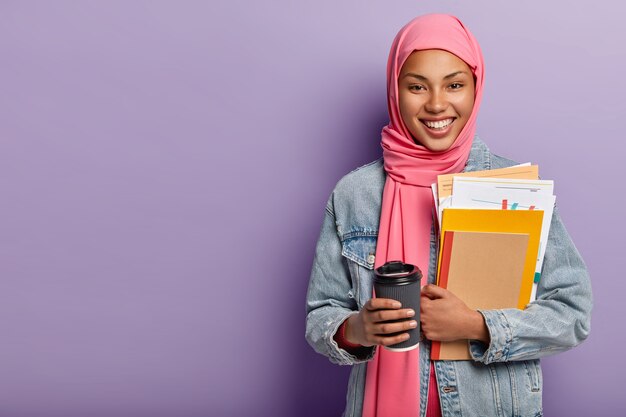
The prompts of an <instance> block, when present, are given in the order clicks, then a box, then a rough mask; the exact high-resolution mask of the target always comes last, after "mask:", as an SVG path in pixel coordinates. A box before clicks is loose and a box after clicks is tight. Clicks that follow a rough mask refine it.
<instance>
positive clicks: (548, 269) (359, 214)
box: [306, 138, 592, 417]
mask: <svg viewBox="0 0 626 417" xmlns="http://www.w3.org/2000/svg"><path fill="white" fill-rule="evenodd" d="M514 164H515V163H514V162H513V161H510V160H507V159H504V158H501V157H499V156H497V155H494V154H492V153H491V152H490V151H489V149H488V148H487V146H486V145H485V144H484V143H483V142H482V141H481V140H480V139H478V138H475V140H474V143H473V146H472V150H471V153H470V156H469V159H468V161H467V164H466V167H465V171H478V170H483V169H496V168H503V167H507V166H511V165H514ZM385 178H386V173H385V171H384V168H383V163H382V159H379V160H376V161H374V162H372V163H370V164H367V165H364V166H362V167H360V168H357V169H356V170H354V171H352V172H351V173H349V174H348V175H346V176H345V177H343V178H342V179H341V180H340V181H339V182H338V183H337V185H336V187H335V189H334V191H333V192H332V194H331V196H330V198H329V200H328V203H327V205H326V212H325V216H324V221H323V224H322V229H321V233H320V237H319V240H318V243H317V248H316V253H315V260H314V262H313V268H312V272H311V278H310V282H309V289H308V293H307V301H306V312H307V320H306V339H307V341H308V342H309V344H310V345H311V346H312V347H313V348H314V349H315V350H316V351H317V352H319V353H321V354H322V355H325V356H327V357H328V358H329V359H330V361H331V362H333V363H337V364H340V365H352V366H353V367H352V372H351V374H350V379H349V383H348V391H347V395H346V400H347V401H346V409H345V412H344V416H347V417H353V416H361V414H362V404H363V391H364V387H365V373H366V370H367V361H368V360H369V359H371V358H372V357H373V355H374V350H375V349H376V348H375V347H372V348H371V349H369V350H368V351H367V353H366V354H364V355H363V356H361V357H357V356H353V355H351V354H350V353H348V352H347V351H345V350H343V349H340V348H339V346H338V345H337V343H336V342H335V341H334V339H333V336H334V334H335V332H336V331H337V328H338V327H339V326H340V325H341V323H342V322H343V321H344V320H345V319H346V318H347V317H348V316H349V315H351V314H356V312H357V311H358V310H359V309H360V308H362V307H363V305H364V304H365V303H366V302H367V300H369V299H370V297H371V294H372V280H373V264H374V256H375V252H376V239H377V235H378V225H379V216H380V207H381V198H382V192H383V186H384V183H385ZM437 246H438V245H437V241H436V237H435V234H434V233H432V234H431V240H430V265H429V271H428V282H429V283H432V282H434V280H435V263H436V259H437ZM591 308H592V296H591V284H590V281H589V276H588V274H587V269H586V267H585V264H584V262H583V260H582V259H581V257H580V255H579V253H578V251H577V250H576V247H575V246H574V244H573V243H572V241H571V239H570V237H569V235H568V234H567V231H566V230H565V227H564V226H563V223H562V222H561V219H560V218H559V214H558V211H557V209H556V207H555V210H554V215H553V217H552V224H551V229H550V235H549V238H548V244H547V249H546V254H545V259H544V265H543V271H542V277H541V280H540V282H539V286H538V289H537V299H536V300H535V301H533V302H532V303H530V304H529V305H528V306H527V307H526V309H524V310H518V309H503V310H484V311H481V313H482V314H483V316H484V317H485V322H486V324H487V327H488V329H489V333H490V336H491V342H490V344H489V346H486V345H485V344H483V343H481V342H478V341H470V342H469V344H470V352H471V354H472V357H473V360H469V361H436V362H435V372H436V375H437V381H438V386H439V390H438V391H439V398H440V401H441V410H442V413H443V416H444V417H452V416H465V417H468V416H499V417H503V416H541V415H542V413H543V412H542V399H541V396H542V375H541V367H540V364H539V358H541V357H542V356H546V355H549V354H553V353H557V352H563V351H565V350H568V349H570V348H572V347H574V346H576V345H578V344H579V343H581V342H582V341H583V340H585V338H586V337H587V335H588V334H589V328H590V322H591ZM430 347H431V345H430V342H429V341H427V340H424V341H423V342H422V343H420V378H421V382H422V383H421V386H420V395H421V415H422V416H424V415H425V410H426V400H427V392H428V382H429V378H428V371H429V358H430Z"/></svg>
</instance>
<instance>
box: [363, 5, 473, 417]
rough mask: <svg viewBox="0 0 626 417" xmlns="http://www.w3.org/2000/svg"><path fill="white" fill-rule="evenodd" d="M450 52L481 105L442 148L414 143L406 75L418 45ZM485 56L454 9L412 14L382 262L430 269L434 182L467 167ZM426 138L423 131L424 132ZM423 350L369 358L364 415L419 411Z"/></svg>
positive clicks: (394, 123) (394, 77) (392, 71)
mask: <svg viewBox="0 0 626 417" xmlns="http://www.w3.org/2000/svg"><path fill="white" fill-rule="evenodd" d="M423 49H441V50H445V51H448V52H450V53H452V54H454V55H456V56H457V57H459V58H460V59H462V60H463V61H465V63H466V64H467V65H468V66H469V67H470V68H471V70H472V72H473V74H474V76H475V79H476V83H475V99H474V108H473V109H472V114H471V115H470V117H469V120H468V121H467V123H466V124H465V126H464V127H463V129H462V130H461V132H460V133H459V136H458V137H457V138H456V140H455V142H454V144H453V145H452V146H451V147H450V148H449V149H448V150H446V151H444V152H438V153H434V152H431V151H429V150H428V149H426V148H425V147H424V146H421V145H418V144H416V143H415V142H414V140H413V138H412V136H411V134H410V133H409V131H408V130H407V128H406V126H405V124H404V122H403V121H402V117H401V116H400V110H399V107H398V76H399V74H400V70H401V69H402V65H403V64H404V61H405V60H406V59H407V58H408V57H409V55H410V54H411V53H412V52H413V51H416V50H423ZM483 67H484V62H483V57H482V53H481V51H480V47H479V45H478V42H477V41H476V39H475V38H474V36H473V35H472V34H471V33H470V32H469V30H468V29H467V28H466V27H465V26H464V25H463V23H461V21H460V20H459V19H457V18H456V17H454V16H450V15H444V14H430V15H425V16H420V17H417V18H415V19H413V20H412V21H410V22H409V23H408V24H407V25H406V26H404V27H403V28H402V29H400V32H398V34H397V35H396V37H395V39H394V41H393V44H392V46H391V51H390V52H389V60H388V62H387V105H388V108H389V119H390V122H389V124H388V125H387V126H385V127H384V128H383V131H382V141H381V143H382V147H383V157H384V167H385V171H387V180H386V182H385V188H384V190H383V200H382V209H381V215H380V227H379V234H378V242H377V246H376V263H375V265H374V266H375V267H376V268H378V267H379V266H381V265H383V264H384V263H385V262H387V261H393V260H402V261H404V262H406V263H410V264H413V265H417V266H418V267H419V268H420V269H421V270H422V273H423V274H424V276H427V274H428V266H429V254H430V232H431V227H432V225H433V217H432V211H433V209H434V206H433V198H432V193H431V189H430V185H431V184H432V183H434V182H435V181H436V179H437V175H439V174H447V173H453V172H461V171H462V170H463V168H464V167H465V163H466V162H467V158H468V156H469V152H470V148H471V146H472V141H473V138H474V133H475V131H476V115H477V113H478V108H479V106H480V101H481V98H482V92H483V75H484V72H483ZM417 139H418V140H419V138H417ZM419 375H420V374H419V349H413V350H411V351H408V352H391V351H388V350H386V349H382V348H380V347H379V348H378V349H376V354H375V356H374V358H373V359H372V360H371V361H370V362H369V363H368V366H367V377H366V383H365V398H364V402H363V416H364V417H404V416H407V417H408V416H411V417H415V416H418V415H419V411H420V398H419V395H420V378H419Z"/></svg>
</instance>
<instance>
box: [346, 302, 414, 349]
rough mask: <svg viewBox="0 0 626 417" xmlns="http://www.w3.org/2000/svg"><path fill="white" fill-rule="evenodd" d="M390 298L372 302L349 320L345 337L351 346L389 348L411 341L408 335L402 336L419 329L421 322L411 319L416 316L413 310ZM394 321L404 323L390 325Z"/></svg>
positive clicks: (366, 304)
mask: <svg viewBox="0 0 626 417" xmlns="http://www.w3.org/2000/svg"><path fill="white" fill-rule="evenodd" d="M401 307H402V305H401V304H400V303H399V302H398V301H396V300H392V299H389V298H372V299H370V300H369V301H368V302H367V303H365V305H364V306H363V308H362V309H361V310H360V311H359V313H358V314H353V315H351V316H350V317H348V320H347V321H346V328H345V337H346V339H347V340H348V341H349V342H350V343H354V344H358V345H362V346H374V345H383V346H389V345H393V344H396V343H400V342H403V341H405V340H407V339H408V338H409V334H408V333H400V334H397V333H398V332H404V331H407V330H410V329H414V328H415V327H417V321H415V320H409V318H410V317H413V316H415V311H413V310H412V309H410V308H401ZM390 320H402V321H401V322H397V323H389V321H390Z"/></svg>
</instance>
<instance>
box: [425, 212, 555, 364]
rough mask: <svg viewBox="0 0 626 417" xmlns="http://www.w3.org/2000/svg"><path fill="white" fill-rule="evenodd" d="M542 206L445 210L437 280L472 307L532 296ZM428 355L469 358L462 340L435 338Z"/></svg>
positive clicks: (522, 302) (518, 303)
mask: <svg viewBox="0 0 626 417" xmlns="http://www.w3.org/2000/svg"><path fill="white" fill-rule="evenodd" d="M542 218H543V212H542V211H517V210H480V209H446V210H445V211H444V216H443V224H442V236H443V238H442V242H441V248H440V252H439V253H440V256H439V266H438V275H437V283H438V285H439V286H441V287H443V288H447V289H448V290H450V291H451V292H453V293H454V294H455V295H456V296H457V297H459V298H461V299H462V300H463V301H464V302H465V303H466V304H467V305H468V307H470V308H472V309H479V308H480V309H500V308H519V309H523V308H525V306H526V304H528V302H529V301H530V293H531V289H532V283H533V277H534V268H535V261H536V256H537V252H538V249H539V235H540V233H541V220H542ZM431 359H433V360H440V359H447V360H463V359H471V357H470V355H469V349H468V344H467V341H466V340H461V341H456V342H433V344H432V351H431Z"/></svg>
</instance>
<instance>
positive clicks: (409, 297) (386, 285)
mask: <svg viewBox="0 0 626 417" xmlns="http://www.w3.org/2000/svg"><path fill="white" fill-rule="evenodd" d="M375 272H376V276H375V278H374V291H375V292H376V297H377V298H391V299H393V300H396V301H399V302H400V303H401V304H402V308H412V309H413V311H415V316H413V317H412V318H410V319H409V320H416V321H417V327H416V328H415V329H409V330H406V331H403V332H400V333H409V336H410V337H409V338H408V339H407V340H405V341H404V342H400V343H396V344H395V345H390V346H385V347H386V348H387V349H388V350H391V351H393V352H405V351H407V350H411V349H415V348H416V347H418V346H419V341H420V317H419V314H420V295H421V285H420V280H421V279H422V271H420V270H419V268H418V267H416V266H414V265H411V264H405V263H403V262H400V261H391V262H387V263H386V264H384V265H383V266H380V267H378V268H376V271H375ZM405 320H406V319H402V320H393V321H391V322H401V321H405ZM400 333H396V334H400Z"/></svg>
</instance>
